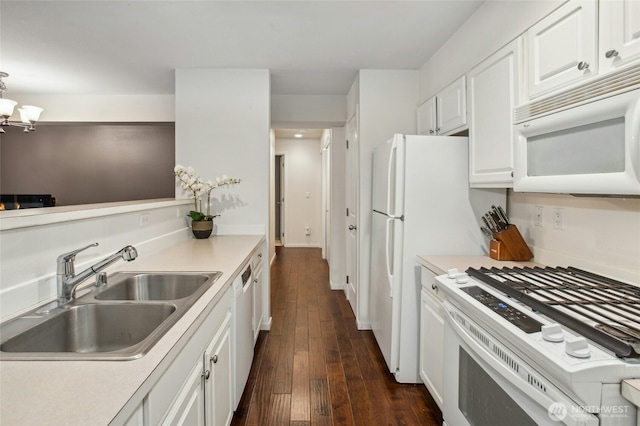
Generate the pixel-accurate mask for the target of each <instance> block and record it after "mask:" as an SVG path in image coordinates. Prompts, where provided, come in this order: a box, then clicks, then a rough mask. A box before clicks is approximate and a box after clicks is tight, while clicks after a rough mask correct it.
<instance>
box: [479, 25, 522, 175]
mask: <svg viewBox="0 0 640 426" xmlns="http://www.w3.org/2000/svg"><path fill="white" fill-rule="evenodd" d="M521 46H522V39H521V38H518V39H516V40H514V41H512V42H511V43H509V44H508V45H507V46H505V47H503V48H502V49H500V50H499V51H498V52H496V53H494V54H493V55H492V56H490V57H489V58H488V59H486V60H485V61H483V62H482V63H480V64H479V65H478V66H476V67H475V68H474V69H472V70H471V71H470V72H469V73H468V74H467V84H468V102H467V105H468V108H469V182H470V184H471V186H473V187H512V186H513V131H514V127H513V123H512V116H513V108H514V107H515V106H517V105H518V103H519V102H520V93H521V87H522V85H521V66H522V65H521V64H522V47H521Z"/></svg>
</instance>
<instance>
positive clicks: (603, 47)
mask: <svg viewBox="0 0 640 426" xmlns="http://www.w3.org/2000/svg"><path fill="white" fill-rule="evenodd" d="M599 50H600V54H599V55H600V64H601V69H600V72H605V71H608V70H610V69H613V68H616V67H619V66H621V65H626V64H628V63H630V62H632V61H636V60H638V59H640V2H638V0H601V1H600V49H599Z"/></svg>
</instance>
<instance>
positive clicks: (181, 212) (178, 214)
mask: <svg viewBox="0 0 640 426" xmlns="http://www.w3.org/2000/svg"><path fill="white" fill-rule="evenodd" d="M184 215H185V213H184V209H183V208H182V207H178V208H177V209H176V217H183V216H184Z"/></svg>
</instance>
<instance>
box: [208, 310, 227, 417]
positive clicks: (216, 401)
mask: <svg viewBox="0 0 640 426" xmlns="http://www.w3.org/2000/svg"><path fill="white" fill-rule="evenodd" d="M204 362H205V368H206V369H207V370H208V371H209V374H208V378H207V379H206V380H205V400H206V403H205V406H206V420H207V425H209V426H214V425H215V426H225V425H229V424H231V419H232V418H233V405H232V401H231V396H232V394H233V393H232V392H233V389H232V388H231V368H232V364H231V363H232V359H231V314H230V313H229V314H228V315H227V317H226V318H225V320H224V322H223V323H222V325H221V326H220V328H219V329H218V331H217V332H216V335H215V336H214V337H213V339H212V340H211V343H210V344H209V346H208V347H207V350H206V351H205V354H204Z"/></svg>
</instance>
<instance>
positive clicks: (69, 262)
mask: <svg viewBox="0 0 640 426" xmlns="http://www.w3.org/2000/svg"><path fill="white" fill-rule="evenodd" d="M98 245H99V244H98V243H93V244H89V245H88V246H86V247H82V248H79V249H77V250H73V251H70V252H69V253H64V254H61V255H60V256H58V260H57V263H58V274H65V275H67V274H73V273H74V268H73V261H74V259H75V258H76V254H78V253H80V252H81V251H84V250H86V249H88V248H91V247H96V246H98Z"/></svg>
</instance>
